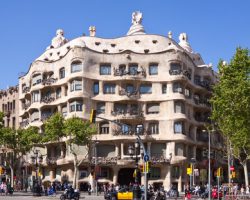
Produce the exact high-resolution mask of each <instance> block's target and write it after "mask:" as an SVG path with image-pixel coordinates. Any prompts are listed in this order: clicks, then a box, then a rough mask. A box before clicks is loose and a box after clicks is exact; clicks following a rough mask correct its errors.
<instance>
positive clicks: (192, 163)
mask: <svg viewBox="0 0 250 200" xmlns="http://www.w3.org/2000/svg"><path fill="white" fill-rule="evenodd" d="M190 162H191V169H192V174H190V188H191V186H194V185H195V180H194V176H195V174H194V164H195V162H196V160H195V158H191V160H190ZM191 177H192V178H191ZM192 179H193V180H192Z"/></svg>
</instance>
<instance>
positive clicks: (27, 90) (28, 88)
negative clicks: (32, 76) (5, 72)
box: [22, 87, 30, 94]
mask: <svg viewBox="0 0 250 200" xmlns="http://www.w3.org/2000/svg"><path fill="white" fill-rule="evenodd" d="M22 92H23V94H26V93H28V92H30V87H24V88H23V90H22Z"/></svg>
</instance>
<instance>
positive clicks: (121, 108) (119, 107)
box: [114, 103, 128, 114]
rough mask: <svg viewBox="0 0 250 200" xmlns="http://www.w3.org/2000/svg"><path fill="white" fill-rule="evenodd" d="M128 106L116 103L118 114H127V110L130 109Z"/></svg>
mask: <svg viewBox="0 0 250 200" xmlns="http://www.w3.org/2000/svg"><path fill="white" fill-rule="evenodd" d="M127 108H128V105H127V104H122V103H115V105H114V111H115V112H116V113H117V114H126V113H127V110H128V109H127Z"/></svg>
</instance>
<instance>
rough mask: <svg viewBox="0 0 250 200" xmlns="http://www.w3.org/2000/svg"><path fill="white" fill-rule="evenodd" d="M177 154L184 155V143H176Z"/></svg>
mask: <svg viewBox="0 0 250 200" xmlns="http://www.w3.org/2000/svg"><path fill="white" fill-rule="evenodd" d="M175 155H176V156H184V145H183V144H181V143H176V144H175Z"/></svg>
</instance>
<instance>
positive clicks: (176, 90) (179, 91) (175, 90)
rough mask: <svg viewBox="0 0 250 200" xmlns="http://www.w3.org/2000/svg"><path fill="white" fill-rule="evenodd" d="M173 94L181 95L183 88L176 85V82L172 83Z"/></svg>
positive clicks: (179, 84) (180, 85)
mask: <svg viewBox="0 0 250 200" xmlns="http://www.w3.org/2000/svg"><path fill="white" fill-rule="evenodd" d="M173 92H174V93H177V92H178V93H183V87H182V84H181V83H178V82H176V83H174V84H173Z"/></svg>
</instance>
